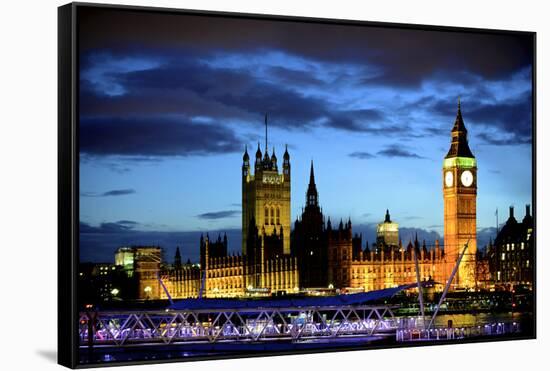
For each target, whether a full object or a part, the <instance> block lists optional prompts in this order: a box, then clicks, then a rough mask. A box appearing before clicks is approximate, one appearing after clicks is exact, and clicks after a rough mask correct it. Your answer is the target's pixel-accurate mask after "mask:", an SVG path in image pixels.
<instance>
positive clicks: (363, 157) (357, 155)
mask: <svg viewBox="0 0 550 371" xmlns="http://www.w3.org/2000/svg"><path fill="white" fill-rule="evenodd" d="M348 156H349V157H353V158H357V159H360V160H368V159H369V158H374V157H376V156H375V155H373V154H371V153H369V152H360V151H358V152H352V153H350V154H349V155H348Z"/></svg>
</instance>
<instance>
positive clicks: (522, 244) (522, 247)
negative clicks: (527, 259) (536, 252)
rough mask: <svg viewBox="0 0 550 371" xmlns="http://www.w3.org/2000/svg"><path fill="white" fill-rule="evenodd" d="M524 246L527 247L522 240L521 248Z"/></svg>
mask: <svg viewBox="0 0 550 371" xmlns="http://www.w3.org/2000/svg"><path fill="white" fill-rule="evenodd" d="M524 248H525V243H524V242H522V243H521V249H522V250H523V249H524Z"/></svg>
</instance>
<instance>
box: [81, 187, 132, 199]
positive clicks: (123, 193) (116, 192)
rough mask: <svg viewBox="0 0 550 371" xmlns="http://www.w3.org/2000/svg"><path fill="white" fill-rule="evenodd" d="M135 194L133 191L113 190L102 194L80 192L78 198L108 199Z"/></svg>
mask: <svg viewBox="0 0 550 371" xmlns="http://www.w3.org/2000/svg"><path fill="white" fill-rule="evenodd" d="M134 193H136V190H135V189H131V188H129V189H113V190H111V191H107V192H103V193H95V192H81V193H80V196H82V197H110V196H126V195H131V194H134Z"/></svg>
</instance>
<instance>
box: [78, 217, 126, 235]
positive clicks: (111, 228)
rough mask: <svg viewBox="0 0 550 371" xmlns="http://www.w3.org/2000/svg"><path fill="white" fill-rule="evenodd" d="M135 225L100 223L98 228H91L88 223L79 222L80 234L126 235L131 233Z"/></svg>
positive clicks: (124, 222) (119, 222) (124, 221)
mask: <svg viewBox="0 0 550 371" xmlns="http://www.w3.org/2000/svg"><path fill="white" fill-rule="evenodd" d="M136 225H137V223H136V222H132V221H128V220H121V221H118V222H106V223H100V224H99V225H98V226H92V225H90V224H88V223H84V222H80V233H81V234H86V233H92V234H94V233H101V234H110V233H126V232H131V231H132V230H133V228H134V227H135V226H136Z"/></svg>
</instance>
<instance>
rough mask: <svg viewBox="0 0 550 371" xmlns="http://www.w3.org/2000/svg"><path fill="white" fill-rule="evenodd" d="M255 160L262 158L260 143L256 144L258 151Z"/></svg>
mask: <svg viewBox="0 0 550 371" xmlns="http://www.w3.org/2000/svg"><path fill="white" fill-rule="evenodd" d="M256 158H258V159H261V158H262V150H261V149H260V142H258V150H257V151H256Z"/></svg>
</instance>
